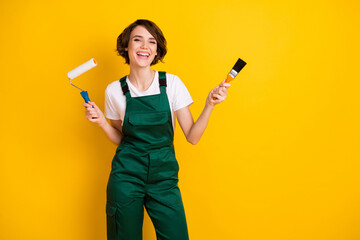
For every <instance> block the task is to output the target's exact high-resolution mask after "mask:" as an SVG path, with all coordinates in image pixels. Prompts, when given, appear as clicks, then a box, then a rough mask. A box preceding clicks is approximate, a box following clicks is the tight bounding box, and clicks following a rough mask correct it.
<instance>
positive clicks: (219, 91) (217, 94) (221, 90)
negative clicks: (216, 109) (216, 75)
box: [206, 79, 230, 106]
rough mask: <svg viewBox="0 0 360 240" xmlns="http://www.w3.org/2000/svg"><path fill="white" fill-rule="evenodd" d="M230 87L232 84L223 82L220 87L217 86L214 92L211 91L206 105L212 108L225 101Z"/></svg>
mask: <svg viewBox="0 0 360 240" xmlns="http://www.w3.org/2000/svg"><path fill="white" fill-rule="evenodd" d="M229 87H230V83H225V79H224V81H222V82H221V83H220V84H219V85H218V86H216V87H215V88H214V89H213V90H211V91H210V93H209V95H208V97H207V99H206V104H209V105H210V106H215V105H216V104H218V103H221V102H222V101H224V100H225V98H226V96H227V89H228V88H229Z"/></svg>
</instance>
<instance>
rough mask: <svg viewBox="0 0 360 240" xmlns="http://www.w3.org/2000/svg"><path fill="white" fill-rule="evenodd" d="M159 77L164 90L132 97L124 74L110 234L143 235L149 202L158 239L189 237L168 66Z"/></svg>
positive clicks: (133, 238) (134, 238)
mask: <svg viewBox="0 0 360 240" xmlns="http://www.w3.org/2000/svg"><path fill="white" fill-rule="evenodd" d="M159 82H160V94H156V95H149V96H143V97H134V98H133V97H131V96H130V92H129V88H128V86H127V84H126V77H123V78H122V79H121V80H120V83H121V87H122V90H123V93H124V94H125V96H126V110H125V116H124V122H123V127H122V132H123V136H124V137H123V139H122V142H121V144H120V145H119V146H118V148H117V149H116V154H115V156H114V158H113V160H112V166H111V173H110V177H109V181H108V185H107V203H106V214H107V236H108V240H140V239H142V226H143V217H144V207H143V206H144V205H145V208H146V211H147V212H148V214H149V216H150V218H151V221H152V222H153V224H154V227H155V230H156V236H157V239H158V240H186V239H189V237H188V230H187V224H186V218H185V211H184V206H183V203H182V199H181V194H180V189H179V187H178V181H179V179H178V172H179V165H178V163H177V160H176V158H175V151H174V145H173V138H174V130H173V125H172V117H171V110H170V105H169V101H168V97H167V94H166V73H165V72H159Z"/></svg>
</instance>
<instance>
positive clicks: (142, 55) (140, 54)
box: [137, 52, 150, 58]
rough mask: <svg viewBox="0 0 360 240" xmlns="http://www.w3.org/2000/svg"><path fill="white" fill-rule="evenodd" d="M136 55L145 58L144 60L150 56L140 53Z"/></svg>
mask: <svg viewBox="0 0 360 240" xmlns="http://www.w3.org/2000/svg"><path fill="white" fill-rule="evenodd" d="M137 55H138V56H141V57H146V58H148V57H149V56H150V54H149V53H142V52H138V53H137Z"/></svg>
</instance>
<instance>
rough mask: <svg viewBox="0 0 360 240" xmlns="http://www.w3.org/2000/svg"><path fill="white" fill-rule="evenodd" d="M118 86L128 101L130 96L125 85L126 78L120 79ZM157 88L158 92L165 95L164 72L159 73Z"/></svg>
mask: <svg viewBox="0 0 360 240" xmlns="http://www.w3.org/2000/svg"><path fill="white" fill-rule="evenodd" d="M120 85H121V89H122V91H123V93H124V95H125V96H126V99H130V98H131V95H130V91H129V86H128V85H127V83H126V76H125V77H123V78H121V79H120ZM159 86H160V92H161V93H166V86H167V84H166V72H163V71H159Z"/></svg>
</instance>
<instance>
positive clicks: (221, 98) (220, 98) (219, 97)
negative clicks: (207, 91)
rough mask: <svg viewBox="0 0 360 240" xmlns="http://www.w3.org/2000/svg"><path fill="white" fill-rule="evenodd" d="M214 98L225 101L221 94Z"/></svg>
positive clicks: (215, 95)
mask: <svg viewBox="0 0 360 240" xmlns="http://www.w3.org/2000/svg"><path fill="white" fill-rule="evenodd" d="M214 97H215V98H217V99H218V100H221V101H224V100H225V97H223V96H221V95H220V94H214ZM215 101H216V100H215Z"/></svg>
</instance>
